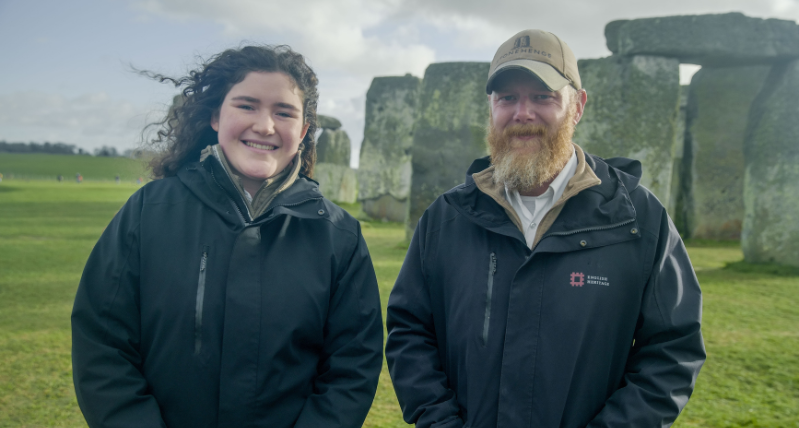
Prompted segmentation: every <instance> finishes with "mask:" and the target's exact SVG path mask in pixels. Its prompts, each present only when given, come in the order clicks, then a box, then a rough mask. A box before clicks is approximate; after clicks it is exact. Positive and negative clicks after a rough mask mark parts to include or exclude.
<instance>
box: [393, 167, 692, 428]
mask: <svg viewBox="0 0 799 428" xmlns="http://www.w3.org/2000/svg"><path fill="white" fill-rule="evenodd" d="M585 158H586V162H587V164H588V166H590V168H592V169H593V171H594V173H595V174H596V175H597V177H598V178H599V179H601V181H602V182H601V184H599V185H596V186H593V187H589V188H588V189H585V190H583V191H581V192H579V193H578V194H576V195H575V196H572V197H571V198H570V199H568V201H567V202H566V204H565V206H564V207H563V209H562V211H561V212H560V214H559V215H558V217H557V219H556V220H555V222H554V223H553V224H552V226H551V227H550V228H549V229H548V230H547V231H546V232H545V234H544V235H543V237H542V238H541V239H540V241H539V242H538V244H536V245H535V247H534V248H533V249H530V248H529V247H527V245H526V243H525V239H524V236H523V235H522V232H521V231H520V230H519V229H518V228H517V227H516V226H515V225H514V224H513V223H512V221H511V220H510V218H509V217H508V215H507V214H506V212H505V210H504V209H503V208H502V207H501V206H500V205H499V204H498V203H497V202H495V200H494V199H492V198H491V197H489V196H488V195H486V194H485V193H483V192H482V191H480V190H479V189H478V188H477V186H476V185H475V183H474V180H473V179H472V177H471V174H472V173H475V172H478V171H481V170H483V169H485V168H487V167H488V166H489V160H488V158H483V159H479V160H477V161H475V163H474V164H473V165H472V167H471V169H470V170H469V172H468V174H467V180H466V182H465V183H464V184H462V185H460V186H457V187H455V188H453V189H452V190H450V191H448V192H447V193H445V194H444V195H442V196H441V197H439V198H438V199H437V200H436V201H435V202H434V203H433V204H432V205H431V206H430V207H429V208H428V209H427V211H426V212H425V213H424V215H423V216H422V218H421V219H420V221H419V223H418V226H417V229H416V232H415V234H414V236H413V239H412V241H411V244H410V248H409V250H408V253H407V256H406V259H405V262H404V264H403V266H402V270H401V271H400V274H399V277H398V278H397V282H396V284H395V286H394V289H393V291H392V293H391V296H390V298H389V303H388V310H387V328H388V341H387V344H386V358H387V361H388V367H389V370H390V372H391V377H392V380H393V382H394V388H395V390H396V392H397V397H398V398H399V401H400V405H401V407H402V410H403V414H404V417H405V420H406V421H407V422H409V423H416V426H417V427H420V428H421V427H461V426H466V427H480V428H484V427H502V428H506V427H513V428H522V427H536V428H538V427H586V426H589V427H611V426H614V427H621V426H624V427H646V428H651V427H660V426H669V425H670V424H671V423H672V422H673V421H674V419H675V418H676V417H677V415H678V414H679V412H680V411H681V409H682V408H683V407H684V406H685V404H686V402H687V400H688V397H689V396H690V395H691V392H692V390H693V387H694V382H695V380H696V376H697V374H698V372H699V369H700V367H701V365H702V363H703V362H704V359H705V350H704V345H703V342H702V336H701V333H700V320H701V293H700V289H699V284H698V282H697V280H696V276H695V274H694V271H693V268H692V266H691V263H690V261H689V259H688V255H687V253H686V251H685V248H684V246H683V244H682V241H681V240H680V237H679V235H678V233H677V231H676V230H675V228H674V225H673V224H672V222H671V220H670V219H669V217H668V215H667V214H666V210H665V209H664V208H663V206H662V205H661V204H660V202H659V201H658V200H657V199H656V198H655V197H654V196H653V195H652V193H650V192H649V191H648V190H646V189H645V188H643V187H642V186H639V185H638V176H640V164H639V163H638V162H636V161H630V160H627V159H615V160H612V162H613V163H614V164H615V165H617V166H619V167H620V168H623V169H626V170H627V171H629V172H631V174H629V173H627V172H625V171H623V170H622V169H618V168H615V167H614V166H612V165H611V164H610V163H611V161H605V160H603V159H600V158H598V157H593V156H590V155H586V156H585Z"/></svg>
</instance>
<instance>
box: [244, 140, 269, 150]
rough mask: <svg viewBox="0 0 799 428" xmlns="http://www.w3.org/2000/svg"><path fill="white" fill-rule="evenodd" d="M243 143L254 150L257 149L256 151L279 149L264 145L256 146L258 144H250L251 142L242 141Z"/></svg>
mask: <svg viewBox="0 0 799 428" xmlns="http://www.w3.org/2000/svg"><path fill="white" fill-rule="evenodd" d="M242 142H243V143H244V144H246V145H248V146H250V147H252V148H255V149H261V150H276V149H277V147H275V146H265V145H263V144H256V143H253V142H250V141H242Z"/></svg>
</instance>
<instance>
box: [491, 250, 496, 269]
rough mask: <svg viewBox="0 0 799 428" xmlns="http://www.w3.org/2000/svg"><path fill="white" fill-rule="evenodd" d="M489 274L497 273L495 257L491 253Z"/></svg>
mask: <svg viewBox="0 0 799 428" xmlns="http://www.w3.org/2000/svg"><path fill="white" fill-rule="evenodd" d="M491 273H492V274H493V273H497V256H496V254H494V253H491Z"/></svg>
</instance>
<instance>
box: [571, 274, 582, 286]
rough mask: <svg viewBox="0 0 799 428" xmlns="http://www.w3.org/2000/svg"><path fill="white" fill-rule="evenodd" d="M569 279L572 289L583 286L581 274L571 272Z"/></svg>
mask: <svg viewBox="0 0 799 428" xmlns="http://www.w3.org/2000/svg"><path fill="white" fill-rule="evenodd" d="M571 278H572V280H571V282H570V284H571V286H572V287H582V286H583V284H585V275H584V274H583V273H582V272H572V275H571Z"/></svg>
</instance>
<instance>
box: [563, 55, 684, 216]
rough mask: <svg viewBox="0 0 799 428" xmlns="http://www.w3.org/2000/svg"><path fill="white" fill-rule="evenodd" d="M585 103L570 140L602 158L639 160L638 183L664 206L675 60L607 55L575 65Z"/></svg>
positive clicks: (675, 97) (676, 89)
mask: <svg viewBox="0 0 799 428" xmlns="http://www.w3.org/2000/svg"><path fill="white" fill-rule="evenodd" d="M578 67H579V69H580V78H581V79H582V82H583V87H584V88H585V89H586V91H587V92H588V103H587V104H586V106H585V112H584V114H583V118H582V120H580V123H579V124H578V125H577V129H576V131H575V135H574V141H575V142H576V143H577V144H579V145H580V146H581V147H582V148H584V149H585V150H586V151H588V152H589V153H592V154H595V155H599V156H601V157H604V158H610V157H616V156H623V157H628V158H632V159H637V160H639V161H641V163H642V165H643V177H642V178H641V184H642V185H644V186H646V187H647V188H648V189H649V190H651V191H652V192H653V193H654V194H655V196H657V197H658V199H659V200H660V201H661V202H662V203H663V204H664V205H665V206H666V207H667V208H668V203H669V197H670V187H671V173H672V167H673V161H672V159H673V156H674V143H675V132H676V124H677V118H678V114H679V94H680V83H679V77H680V72H679V61H678V60H676V59H673V58H663V57H654V56H632V57H621V56H615V55H614V56H610V57H607V58H600V59H589V60H580V61H578Z"/></svg>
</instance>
